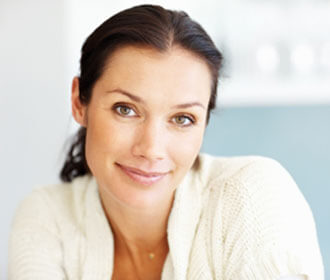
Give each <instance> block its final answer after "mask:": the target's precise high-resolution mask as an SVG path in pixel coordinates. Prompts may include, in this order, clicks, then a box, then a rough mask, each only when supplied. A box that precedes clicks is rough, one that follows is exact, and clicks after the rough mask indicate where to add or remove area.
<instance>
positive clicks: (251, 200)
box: [200, 155, 322, 279]
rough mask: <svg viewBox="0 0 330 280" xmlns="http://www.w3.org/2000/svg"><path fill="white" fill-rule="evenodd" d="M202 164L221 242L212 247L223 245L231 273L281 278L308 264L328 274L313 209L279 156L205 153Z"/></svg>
mask: <svg viewBox="0 0 330 280" xmlns="http://www.w3.org/2000/svg"><path fill="white" fill-rule="evenodd" d="M200 170H201V171H200V178H201V181H203V182H204V184H203V185H204V210H206V211H205V212H206V213H209V216H208V220H210V221H211V222H209V223H210V224H212V228H211V229H210V232H211V235H212V238H213V240H219V242H220V243H219V244H218V245H217V246H216V247H214V248H213V247H212V248H213V249H214V250H215V249H216V248H219V247H220V246H223V247H222V248H223V254H222V257H223V261H224V266H225V267H226V274H228V275H231V276H230V277H229V276H228V277H229V278H231V277H232V278H233V279H247V278H249V277H251V279H252V278H253V279H273V278H274V279H275V278H276V277H278V276H279V275H280V273H284V274H290V273H298V274H299V273H302V272H304V270H303V267H305V268H306V270H305V272H306V274H307V275H310V276H315V275H321V274H322V260H321V256H320V251H319V247H318V241H317V233H316V227H315V223H314V218H313V215H312V211H311V209H310V207H309V205H308V203H307V201H306V200H305V198H304V196H303V194H302V193H301V192H300V190H299V188H298V186H297V185H296V183H295V181H294V180H293V178H292V177H291V175H290V174H289V172H288V171H287V170H286V169H285V168H284V167H283V166H282V165H281V164H280V163H279V162H278V161H276V160H274V159H271V158H267V157H260V156H245V157H232V158H217V157H211V156H208V155H202V156H201V159H200ZM206 182H207V183H206ZM219 237H221V238H219ZM216 250H218V249H216ZM267 268H268V270H269V268H271V271H273V274H272V273H270V274H268V272H267ZM252 272H253V273H252ZM251 273H252V274H251ZM233 275H235V277H234V276H233ZM248 275H249V277H247V276H248ZM311 279H314V278H313V277H311ZM315 279H319V278H317V277H316V278H315Z"/></svg>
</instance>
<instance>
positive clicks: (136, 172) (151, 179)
mask: <svg viewBox="0 0 330 280" xmlns="http://www.w3.org/2000/svg"><path fill="white" fill-rule="evenodd" d="M116 165H117V166H118V167H119V168H120V169H121V170H122V171H123V172H124V173H125V174H126V175H127V176H128V177H129V178H131V179H132V180H133V181H135V182H137V183H140V184H142V185H147V186H150V185H153V184H155V183H157V182H159V181H160V180H161V179H163V178H164V177H165V176H166V175H168V174H169V172H146V171H143V170H140V169H137V168H133V167H128V166H124V165H121V164H118V163H116Z"/></svg>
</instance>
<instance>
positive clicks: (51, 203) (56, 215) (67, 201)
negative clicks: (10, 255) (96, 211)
mask: <svg viewBox="0 0 330 280" xmlns="http://www.w3.org/2000/svg"><path fill="white" fill-rule="evenodd" d="M93 179H94V178H93V177H92V176H82V177H78V178H76V179H74V180H73V181H72V182H67V183H58V184H52V185H46V186H38V187H35V188H34V189H33V190H32V192H31V193H29V194H28V195H27V196H26V197H25V198H24V199H23V200H22V201H21V202H20V203H19V204H18V207H17V209H16V211H15V216H14V220H13V227H15V226H17V224H22V223H27V222H29V221H30V222H33V223H35V222H39V223H40V224H44V225H45V224H47V223H50V222H51V220H53V221H63V222H64V221H65V220H67V219H74V220H77V219H79V216H80V215H81V214H82V213H81V212H82V210H83V208H84V207H83V206H84V202H85V200H86V197H87V195H86V194H87V192H88V189H89V186H90V184H91V181H92V180H93Z"/></svg>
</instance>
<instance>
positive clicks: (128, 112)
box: [115, 105, 136, 117]
mask: <svg viewBox="0 0 330 280" xmlns="http://www.w3.org/2000/svg"><path fill="white" fill-rule="evenodd" d="M115 111H116V112H117V113H118V114H119V115H121V116H125V117H132V116H135V115H136V113H135V111H134V110H133V109H132V108H130V107H128V106H125V105H117V106H115Z"/></svg>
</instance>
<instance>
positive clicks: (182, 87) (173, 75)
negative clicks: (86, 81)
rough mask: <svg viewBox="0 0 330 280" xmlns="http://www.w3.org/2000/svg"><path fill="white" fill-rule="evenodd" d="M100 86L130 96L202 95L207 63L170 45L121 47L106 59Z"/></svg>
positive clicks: (206, 89) (205, 91) (208, 81)
mask: <svg viewBox="0 0 330 280" xmlns="http://www.w3.org/2000/svg"><path fill="white" fill-rule="evenodd" d="M100 82H101V84H103V85H104V86H107V87H109V86H111V87H121V88H123V87H124V88H125V89H126V90H128V91H132V92H134V93H143V94H144V93H148V91H150V92H155V91H157V92H159V93H167V94H166V95H167V96H168V94H170V93H173V94H178V93H180V96H181V95H184V93H187V94H190V95H194V94H195V95H196V94H197V95H198V94H199V95H206V97H207V98H208V97H209V95H210V93H211V83H212V76H211V72H210V70H209V67H208V65H207V63H206V62H205V61H204V60H203V59H201V58H200V57H198V56H197V55H196V54H194V53H192V52H191V51H188V50H185V49H183V48H181V47H178V46H174V47H172V48H171V49H169V50H168V51H165V52H160V51H158V50H155V49H152V48H146V47H136V46H125V47H121V48H119V49H117V50H116V51H115V52H114V53H113V54H112V55H111V56H110V57H109V58H108V60H107V62H106V65H105V67H104V71H103V74H102V76H101V78H100Z"/></svg>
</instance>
